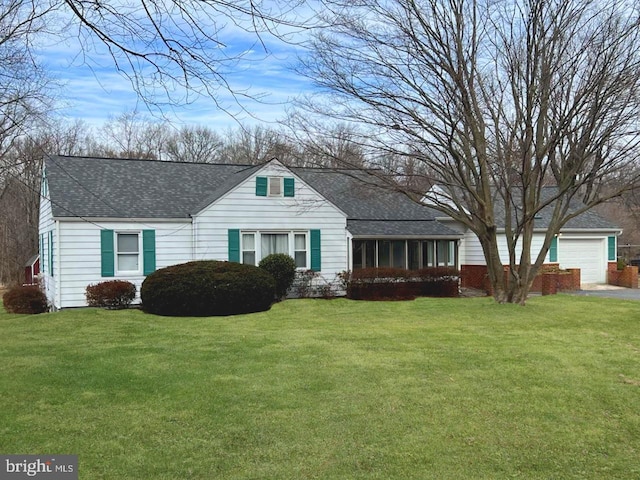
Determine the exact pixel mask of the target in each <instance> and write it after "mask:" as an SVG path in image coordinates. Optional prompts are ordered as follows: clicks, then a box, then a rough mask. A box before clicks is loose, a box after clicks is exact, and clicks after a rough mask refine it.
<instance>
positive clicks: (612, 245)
mask: <svg viewBox="0 0 640 480" xmlns="http://www.w3.org/2000/svg"><path fill="white" fill-rule="evenodd" d="M607 250H608V254H609V255H608V257H609V261H610V262H615V261H616V257H617V255H616V237H613V236H612V237H609V238H608V239H607Z"/></svg>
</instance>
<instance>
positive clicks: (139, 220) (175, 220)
mask: <svg viewBox="0 0 640 480" xmlns="http://www.w3.org/2000/svg"><path fill="white" fill-rule="evenodd" d="M53 219H54V220H55V221H59V222H78V223H80V222H84V223H116V222H122V223H192V221H193V220H192V218H191V217H187V218H119V217H118V218H116V217H53Z"/></svg>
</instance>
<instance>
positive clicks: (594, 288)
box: [572, 285, 640, 300]
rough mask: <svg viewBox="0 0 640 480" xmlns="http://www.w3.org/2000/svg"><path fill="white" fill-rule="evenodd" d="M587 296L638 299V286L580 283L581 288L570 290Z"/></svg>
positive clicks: (639, 289)
mask: <svg viewBox="0 0 640 480" xmlns="http://www.w3.org/2000/svg"><path fill="white" fill-rule="evenodd" d="M572 293H573V294H575V295H584V296H589V297H609V298H619V299H624V300H640V288H625V287H616V286H615V285H582V290H578V291H576V292H572Z"/></svg>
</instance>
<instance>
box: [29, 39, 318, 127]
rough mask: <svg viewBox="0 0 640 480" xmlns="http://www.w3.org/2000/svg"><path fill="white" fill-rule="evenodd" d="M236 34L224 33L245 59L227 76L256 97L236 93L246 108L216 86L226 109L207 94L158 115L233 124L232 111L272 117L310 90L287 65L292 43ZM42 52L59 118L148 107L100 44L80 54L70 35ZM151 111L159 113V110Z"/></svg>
mask: <svg viewBox="0 0 640 480" xmlns="http://www.w3.org/2000/svg"><path fill="white" fill-rule="evenodd" d="M235 33H236V35H233V34H231V35H230V36H229V37H228V38H230V42H232V43H233V44H234V45H233V48H235V49H238V50H241V51H244V52H245V55H244V57H243V58H244V60H243V61H241V62H240V63H239V64H238V66H237V68H234V69H233V71H232V72H230V73H229V74H228V75H225V78H226V80H227V81H228V82H229V84H230V85H231V87H232V88H234V89H237V90H238V91H246V92H247V93H249V94H250V95H251V96H253V97H256V99H251V98H240V97H237V98H238V99H239V100H238V101H240V102H241V105H242V108H244V110H245V111H242V109H241V108H240V106H239V105H238V103H237V101H236V100H235V99H234V98H233V96H232V95H231V94H230V93H229V92H228V91H227V90H225V89H219V90H218V92H217V95H216V98H217V100H218V102H219V103H220V105H222V106H223V107H224V108H225V109H227V110H228V112H224V111H222V110H221V109H220V108H218V107H217V106H216V104H215V103H214V101H213V100H212V99H211V98H209V97H207V96H200V97H198V98H195V99H194V101H193V102H192V103H189V104H186V103H181V104H180V105H176V106H174V107H163V108H162V114H164V115H165V116H166V117H167V118H168V119H169V120H171V121H172V122H173V123H175V124H176V125H183V124H200V125H206V126H209V127H211V128H214V129H225V128H227V127H230V128H234V127H235V126H237V123H236V122H235V121H234V118H232V116H231V115H230V114H232V115H233V116H235V117H236V119H238V120H239V121H241V122H242V123H243V124H245V125H253V124H256V123H261V122H273V121H275V120H277V119H278V118H281V117H282V116H283V115H284V114H285V110H286V109H287V107H288V106H290V104H291V100H292V98H293V97H294V96H296V95H300V94H302V93H304V92H308V91H310V89H311V84H310V82H309V81H308V80H306V79H304V78H301V77H299V76H297V75H296V74H295V73H294V72H293V71H292V69H291V66H292V65H293V63H294V62H295V60H296V48H295V47H293V46H291V45H288V44H285V43H282V42H277V41H275V40H273V41H270V42H269V43H267V45H266V46H267V49H268V52H265V51H264V49H262V48H261V47H260V46H256V45H255V44H254V43H253V40H254V39H253V38H251V37H248V36H247V35H246V34H244V33H241V34H239V33H238V32H235ZM243 49H244V50H243ZM40 54H41V58H42V60H43V61H44V63H45V66H46V68H47V70H48V71H49V72H50V74H51V75H52V76H53V77H54V78H56V79H57V81H58V82H59V83H60V84H61V85H62V87H61V91H60V93H59V95H57V96H58V97H59V98H60V102H59V103H58V113H59V114H61V115H62V116H63V117H65V118H68V119H79V120H83V121H84V122H86V123H87V124H89V125H92V126H99V125H102V124H103V123H104V121H106V120H108V119H109V117H116V116H118V115H120V114H122V113H124V112H130V111H132V110H134V109H137V110H138V111H141V112H145V111H147V107H146V106H145V104H144V103H143V102H141V100H140V99H139V98H138V97H137V95H136V93H135V91H134V89H133V87H132V85H131V83H130V81H129V79H127V78H126V77H125V76H124V75H123V74H121V73H119V72H118V71H117V69H116V67H115V65H114V62H113V59H112V58H111V57H110V56H109V54H108V52H107V50H106V48H105V47H103V46H102V45H99V44H98V45H96V46H95V51H93V52H88V53H86V54H83V51H82V48H81V47H80V44H79V42H78V40H77V39H76V38H74V37H73V36H72V37H70V38H68V39H66V40H60V39H55V41H52V42H50V43H49V44H48V45H44V46H42V47H41V48H40ZM257 98H259V100H257ZM154 113H155V114H156V115H157V114H158V110H154Z"/></svg>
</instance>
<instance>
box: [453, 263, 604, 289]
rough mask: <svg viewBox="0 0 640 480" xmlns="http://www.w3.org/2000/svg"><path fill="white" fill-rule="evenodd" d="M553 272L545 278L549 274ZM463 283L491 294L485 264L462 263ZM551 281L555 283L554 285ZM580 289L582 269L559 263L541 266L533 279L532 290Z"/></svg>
mask: <svg viewBox="0 0 640 480" xmlns="http://www.w3.org/2000/svg"><path fill="white" fill-rule="evenodd" d="M614 265H615V264H614ZM504 272H505V281H509V266H508V265H505V266H504ZM550 273H551V274H553V275H551V277H550V278H547V279H546V280H545V276H546V275H547V274H550ZM460 276H461V277H462V278H461V285H462V286H463V287H467V288H477V289H479V290H484V291H485V292H487V293H488V294H489V295H491V285H489V279H488V278H487V267H486V266H485V265H462V266H461V267H460ZM545 281H546V282H547V284H548V285H547V287H546V288H547V292H549V293H544V291H545V290H544V288H545V287H544V282H545ZM551 283H553V284H554V285H553V286H552V285H551ZM579 289H580V269H579V268H569V269H567V270H560V266H559V264H557V263H546V264H544V265H543V266H542V267H541V268H540V273H539V274H538V275H537V276H536V278H535V279H534V280H533V284H532V286H531V291H532V292H543V294H544V295H549V294H550V292H553V293H556V292H558V291H560V292H563V291H572V290H579Z"/></svg>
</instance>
